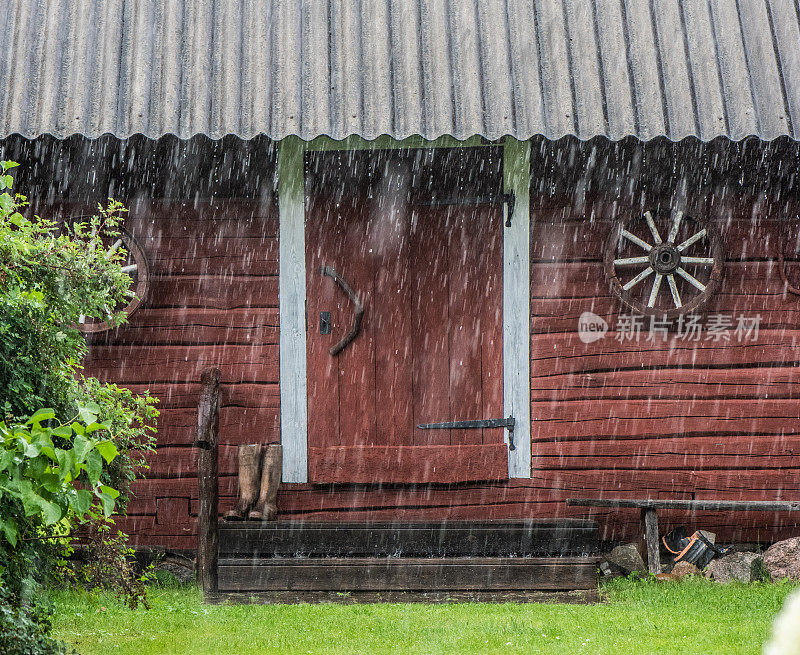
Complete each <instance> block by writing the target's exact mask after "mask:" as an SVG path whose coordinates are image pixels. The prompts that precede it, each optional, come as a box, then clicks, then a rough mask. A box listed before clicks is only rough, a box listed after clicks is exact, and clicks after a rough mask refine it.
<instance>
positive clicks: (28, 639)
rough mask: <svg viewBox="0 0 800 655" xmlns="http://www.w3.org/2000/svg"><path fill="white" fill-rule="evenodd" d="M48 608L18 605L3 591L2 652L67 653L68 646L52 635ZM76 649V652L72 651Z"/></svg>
mask: <svg viewBox="0 0 800 655" xmlns="http://www.w3.org/2000/svg"><path fill="white" fill-rule="evenodd" d="M50 629H51V624H50V616H49V613H48V612H47V610H46V609H45V608H43V607H42V606H41V605H36V606H34V607H33V608H30V607H25V606H15V605H14V604H12V603H10V602H8V599H6V598H3V596H2V594H0V653H4V655H63V654H65V653H67V652H68V651H67V647H66V645H65V644H63V643H62V642H60V641H57V640H55V639H53V638H52V637H51V636H50ZM69 652H74V651H69Z"/></svg>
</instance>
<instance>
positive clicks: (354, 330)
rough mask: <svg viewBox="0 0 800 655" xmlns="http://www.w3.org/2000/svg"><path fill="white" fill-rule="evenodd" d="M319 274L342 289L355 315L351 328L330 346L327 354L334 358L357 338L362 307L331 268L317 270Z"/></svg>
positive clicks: (351, 291)
mask: <svg viewBox="0 0 800 655" xmlns="http://www.w3.org/2000/svg"><path fill="white" fill-rule="evenodd" d="M319 272H320V273H321V274H322V275H325V276H327V277H329V278H331V279H332V280H333V281H334V282H336V284H338V285H339V286H340V287H342V291H344V292H345V293H346V294H347V297H348V298H350V300H351V301H352V303H353V305H355V308H356V310H355V315H354V316H353V326H352V327H351V328H350V330H349V331H348V332H347V334H345V335H344V336H343V337H342V338H341V340H340V341H339V343H337V344H335V345H333V346H331V348H330V350H328V352H329V353H330V354H331V356H332V357H335V356H336V355H338V354H339V353H340V352H342V351H343V350H344V349H345V348H347V346H349V345H350V342H351V341H353V339H355V338H356V337H357V336H358V333H359V332H361V320H362V319H363V318H364V305H362V304H361V301H360V300H359V299H358V296H357V295H356V293H355V292H354V291H353V290H352V289H351V288H350V285H349V284H347V282H345V281H344V278H343V277H342V276H341V275H339V274H338V273H337V272H336V269H334V268H333V267H332V266H322V267H321V268H320V269H319Z"/></svg>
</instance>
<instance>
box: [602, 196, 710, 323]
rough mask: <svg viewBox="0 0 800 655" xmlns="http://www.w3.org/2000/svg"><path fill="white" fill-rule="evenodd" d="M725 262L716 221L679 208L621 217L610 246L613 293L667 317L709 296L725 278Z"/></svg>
mask: <svg viewBox="0 0 800 655" xmlns="http://www.w3.org/2000/svg"><path fill="white" fill-rule="evenodd" d="M722 262H723V252H722V243H721V240H720V238H719V235H718V234H717V232H716V231H715V230H714V228H713V226H712V225H711V224H710V223H709V222H708V221H706V220H704V219H703V218H700V217H697V216H689V215H688V214H685V213H683V212H682V211H680V210H673V211H666V212H658V211H655V210H649V211H646V212H644V214H643V215H642V216H635V217H632V218H628V219H626V220H623V219H620V220H618V221H617V222H616V224H615V226H614V228H613V229H612V230H611V235H610V237H609V240H608V243H607V245H606V252H605V271H606V277H607V279H608V281H609V283H610V284H611V291H612V293H613V294H614V295H615V296H616V297H617V298H619V299H620V300H621V301H622V302H623V303H625V304H626V305H627V306H628V307H630V308H631V309H633V310H635V311H636V312H638V313H639V314H643V315H651V316H666V317H667V318H674V317H676V316H678V315H680V314H688V313H691V312H694V311H696V310H698V309H699V308H700V307H702V306H703V305H704V304H705V303H707V302H708V300H709V299H710V298H711V296H712V295H713V294H714V293H715V292H716V290H717V288H718V287H719V284H720V282H721V281H722Z"/></svg>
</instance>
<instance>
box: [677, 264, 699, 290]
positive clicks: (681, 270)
mask: <svg viewBox="0 0 800 655" xmlns="http://www.w3.org/2000/svg"><path fill="white" fill-rule="evenodd" d="M676 272H677V274H678V275H680V276H681V277H682V278H683V279H684V280H686V281H687V282H689V284H691V285H692V286H693V287H695V288H696V289H699V290H700V291H705V290H706V285H705V284H703V283H702V282H701V281H700V280H698V279H697V278H696V277H695V276H694V275H692V274H691V273H688V272H687V271H686V269H685V268H683V267H679V268H678V270H677V271H676Z"/></svg>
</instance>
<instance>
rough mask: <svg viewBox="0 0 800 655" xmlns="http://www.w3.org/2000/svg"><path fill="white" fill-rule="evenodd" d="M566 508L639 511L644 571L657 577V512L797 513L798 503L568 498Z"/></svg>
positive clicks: (659, 567)
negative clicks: (644, 551) (644, 556)
mask: <svg viewBox="0 0 800 655" xmlns="http://www.w3.org/2000/svg"><path fill="white" fill-rule="evenodd" d="M567 505H572V506H578V507H616V508H629V509H639V510H641V512H642V532H643V533H644V541H645V545H646V547H647V568H648V570H649V571H650V573H661V558H660V556H659V541H658V510H660V509H681V510H689V511H695V512H697V511H707V512H797V511H800V501H793V500H775V501H773V500H666V499H665V500H660V499H657V500H651V499H647V498H644V499H639V498H568V499H567Z"/></svg>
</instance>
